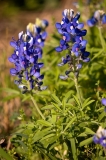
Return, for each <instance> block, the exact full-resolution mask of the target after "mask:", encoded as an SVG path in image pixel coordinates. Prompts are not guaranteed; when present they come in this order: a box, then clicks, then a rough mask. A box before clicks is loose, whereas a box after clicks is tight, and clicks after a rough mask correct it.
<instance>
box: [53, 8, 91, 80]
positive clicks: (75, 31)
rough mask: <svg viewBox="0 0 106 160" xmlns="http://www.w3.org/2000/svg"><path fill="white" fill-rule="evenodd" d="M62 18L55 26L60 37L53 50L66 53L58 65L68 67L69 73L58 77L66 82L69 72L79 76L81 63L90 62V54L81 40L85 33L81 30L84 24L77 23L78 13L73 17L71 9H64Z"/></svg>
mask: <svg viewBox="0 0 106 160" xmlns="http://www.w3.org/2000/svg"><path fill="white" fill-rule="evenodd" d="M62 16H63V17H62V21H61V23H56V24H55V26H56V28H57V30H58V33H59V34H61V36H62V38H61V39H60V44H59V46H57V47H56V48H55V50H56V51H57V52H62V51H63V50H67V51H68V54H67V55H68V56H66V58H65V57H62V62H61V63H59V64H58V66H63V65H65V64H68V65H69V69H68V70H69V72H67V71H66V72H65V73H68V74H66V75H65V76H60V78H61V79H63V80H66V79H67V78H68V77H69V76H67V75H69V73H70V72H74V74H75V75H76V76H78V75H79V70H80V69H81V68H82V63H83V62H89V61H90V58H89V54H90V53H89V52H87V51H86V45H87V41H86V40H84V39H83V37H84V36H85V35H86V33H87V31H86V30H85V29H83V27H84V24H83V23H79V21H78V20H79V18H80V13H79V12H78V13H77V14H76V15H74V11H73V10H72V9H65V10H64V11H63V13H62ZM76 73H77V74H76Z"/></svg>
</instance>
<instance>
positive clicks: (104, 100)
mask: <svg viewBox="0 0 106 160" xmlns="http://www.w3.org/2000/svg"><path fill="white" fill-rule="evenodd" d="M101 103H102V105H104V106H106V98H102V100H101Z"/></svg>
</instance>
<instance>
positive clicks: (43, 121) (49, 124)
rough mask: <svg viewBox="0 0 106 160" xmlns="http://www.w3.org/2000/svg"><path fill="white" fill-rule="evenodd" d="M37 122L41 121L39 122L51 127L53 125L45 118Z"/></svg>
mask: <svg viewBox="0 0 106 160" xmlns="http://www.w3.org/2000/svg"><path fill="white" fill-rule="evenodd" d="M37 123H39V124H41V125H43V126H47V127H51V126H52V124H51V123H49V122H47V121H45V120H38V121H37Z"/></svg>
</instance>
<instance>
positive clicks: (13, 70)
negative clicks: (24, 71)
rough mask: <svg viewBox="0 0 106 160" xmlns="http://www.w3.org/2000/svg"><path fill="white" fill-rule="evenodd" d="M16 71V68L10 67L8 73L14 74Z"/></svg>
mask: <svg viewBox="0 0 106 160" xmlns="http://www.w3.org/2000/svg"><path fill="white" fill-rule="evenodd" d="M17 73H18V72H17V70H16V69H15V68H11V69H10V74H11V75H13V76H15V75H16V74H17Z"/></svg>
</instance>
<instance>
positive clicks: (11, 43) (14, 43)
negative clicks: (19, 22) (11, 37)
mask: <svg viewBox="0 0 106 160" xmlns="http://www.w3.org/2000/svg"><path fill="white" fill-rule="evenodd" d="M10 45H11V46H12V47H14V48H15V49H16V48H17V44H16V42H14V41H11V42H10Z"/></svg>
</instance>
